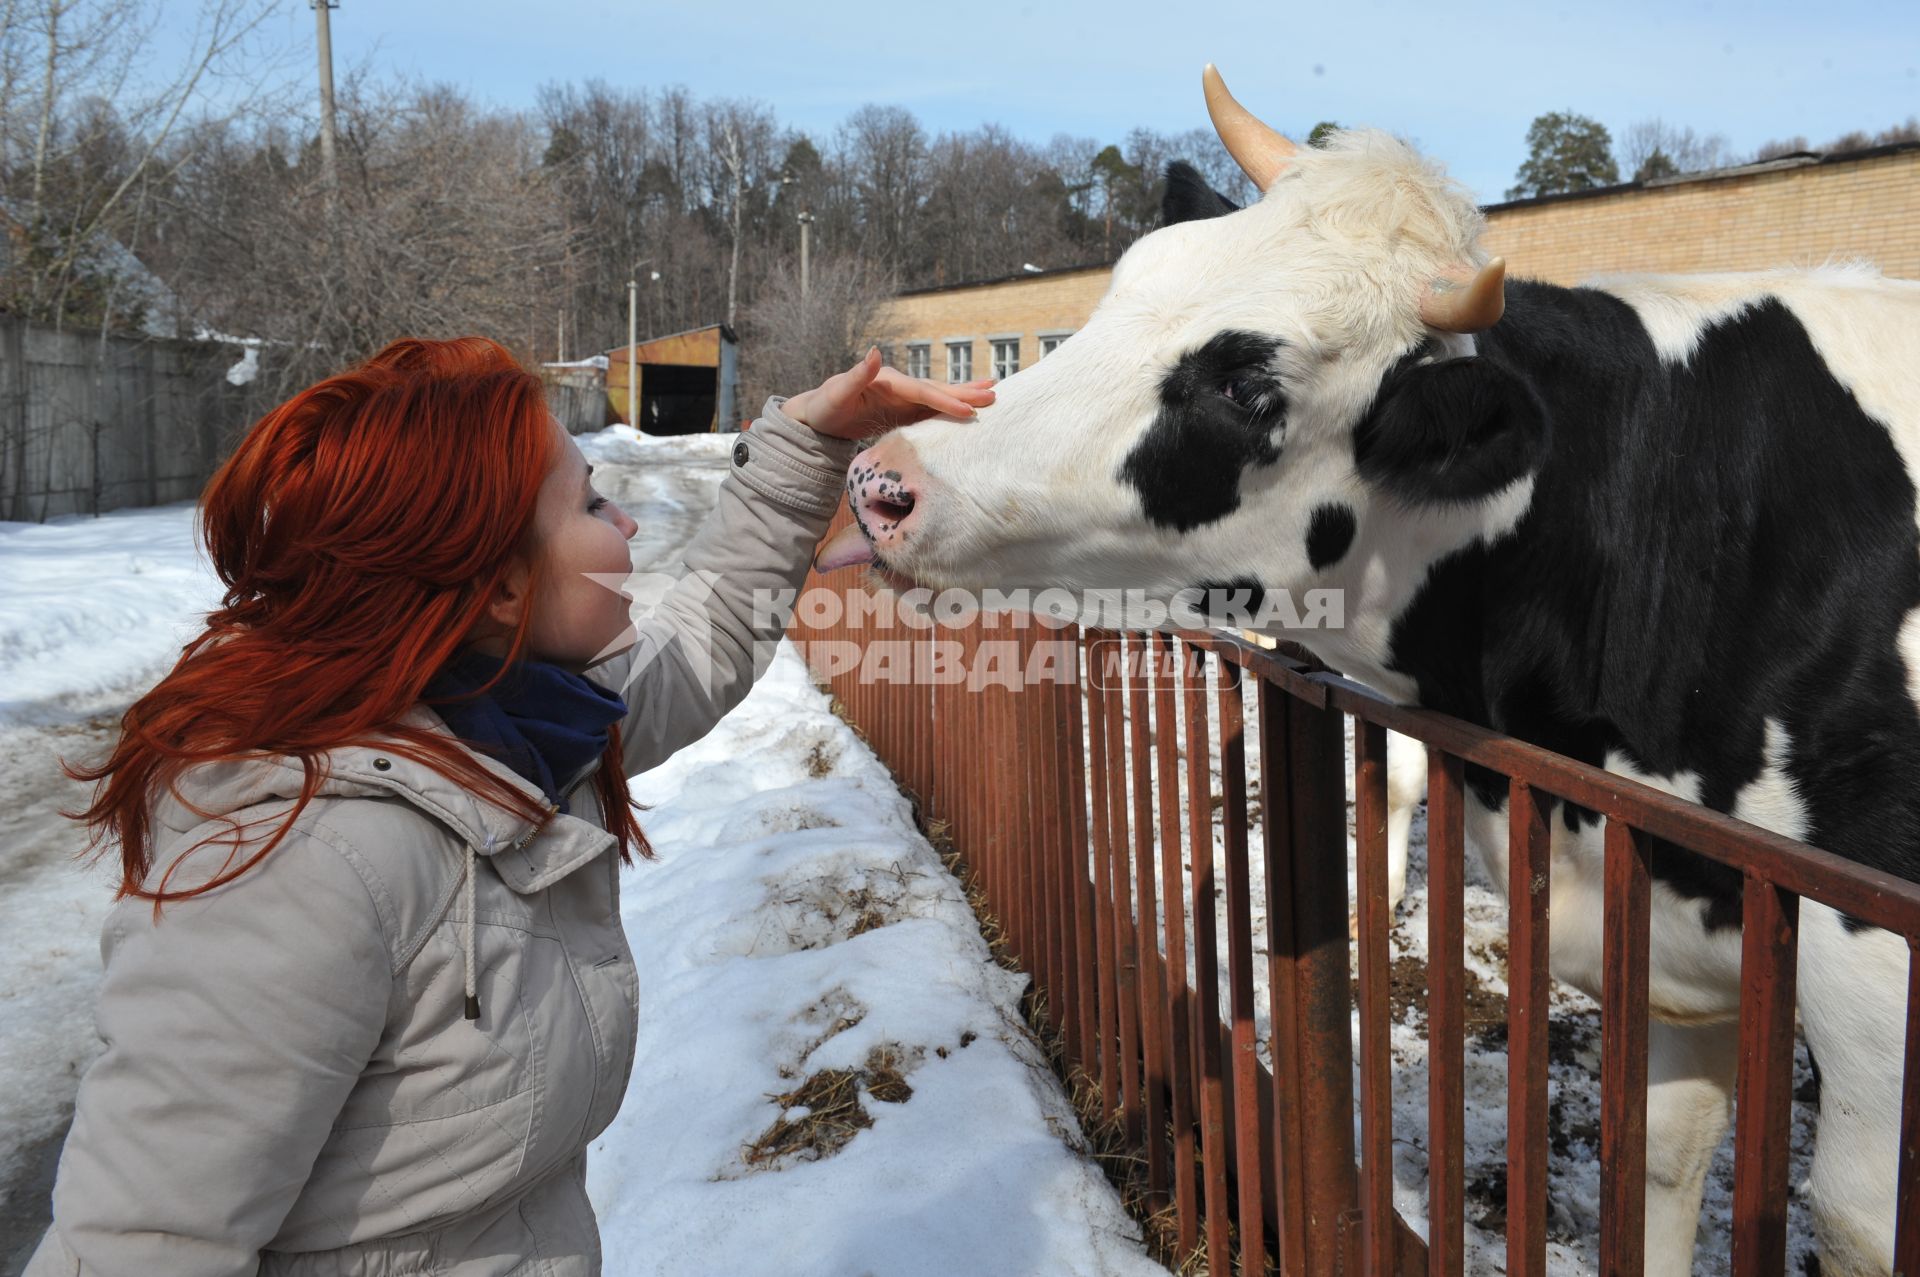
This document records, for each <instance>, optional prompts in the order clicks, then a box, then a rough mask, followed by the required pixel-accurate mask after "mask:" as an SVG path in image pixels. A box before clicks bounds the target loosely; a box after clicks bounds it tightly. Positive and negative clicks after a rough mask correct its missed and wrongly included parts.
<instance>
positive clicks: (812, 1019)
mask: <svg viewBox="0 0 1920 1277" xmlns="http://www.w3.org/2000/svg"><path fill="white" fill-rule="evenodd" d="M578 442H579V444H580V446H581V449H582V451H583V452H584V453H585V454H586V455H587V457H588V459H589V460H590V461H591V462H592V463H593V464H594V466H595V467H596V471H595V482H596V483H597V484H598V485H599V487H600V490H601V491H602V492H604V493H606V494H607V495H608V496H610V497H613V498H614V499H615V500H616V501H618V502H620V503H621V504H622V505H623V506H625V507H626V508H627V509H628V510H629V512H630V513H632V514H633V516H634V518H635V519H636V520H637V521H638V522H639V524H640V532H639V534H638V535H637V536H636V537H635V538H634V541H633V558H634V562H635V564H636V566H637V567H640V568H642V569H658V568H662V567H665V566H667V565H670V564H671V563H672V562H674V561H675V560H677V559H678V557H679V556H680V554H681V552H682V550H683V549H684V547H685V545H686V542H687V541H688V540H689V539H690V537H691V536H692V535H693V532H694V530H695V529H696V528H697V527H698V525H699V522H700V520H701V518H702V517H703V516H704V514H705V513H706V511H707V510H708V509H709V508H710V507H711V505H712V503H713V496H714V492H715V490H716V488H717V487H718V485H719V483H720V481H721V479H722V478H724V477H725V474H726V470H727V456H728V453H729V451H730V450H731V448H732V445H733V443H734V442H735V441H734V440H733V439H731V438H730V437H727V436H710V435H709V436H687V437H683V438H677V439H652V438H648V437H645V436H641V435H637V434H635V433H634V432H632V431H630V430H627V429H626V428H624V427H613V428H610V429H608V430H606V431H602V432H600V433H599V434H597V435H591V436H584V437H581V438H580V439H579V440H578ZM193 518H194V509H193V507H192V506H191V505H190V504H181V505H175V506H166V507H160V508H157V509H151V510H134V511H123V512H120V513H117V514H111V515H106V516H103V517H101V518H99V519H84V518H83V519H65V520H59V521H56V522H55V523H52V524H48V525H44V526H42V525H21V524H0V963H3V964H4V966H5V969H6V970H7V971H8V972H9V975H10V978H9V979H8V980H7V981H6V982H4V983H0V1273H10V1272H13V1271H16V1270H17V1268H18V1266H19V1265H21V1264H23V1263H24V1261H25V1258H26V1255H27V1253H28V1252H30V1251H31V1249H32V1246H33V1244H34V1241H35V1239H37V1237H38V1235H39V1232H40V1230H41V1228H42V1227H43V1226H44V1224H45V1219H46V1195H47V1192H48V1190H49V1188H50V1186H51V1177H52V1172H53V1166H54V1159H55V1157H56V1155H57V1153H58V1148H59V1142H60V1140H61V1139H62V1138H64V1133H65V1128H66V1125H67V1123H68V1121H69V1120H70V1119H71V1113H72V1102H73V1094H74V1090H75V1088H76V1087H77V1085H78V1083H79V1077H80V1074H81V1072H82V1071H83V1070H84V1069H85V1067H86V1066H87V1064H88V1063H90V1062H91V1060H92V1059H93V1057H94V1055H95V1054H97V1052H98V1050H99V1044H98V1040H97V1038H96V1036H95V1033H94V1028H93V999H94V996H95V993H96V991H97V989H98V985H99V975H100V972H99V932H100V926H101V923H102V921H103V919H104V917H105V914H106V911H107V908H108V904H109V898H110V895H111V890H112V881H113V879H112V875H111V866H110V865H97V866H93V867H84V866H81V865H78V864H76V862H75V859H74V857H75V855H76V853H77V852H78V851H79V850H80V849H81V848H82V847H83V846H84V843H85V838H84V831H82V830H81V829H80V828H79V827H78V826H76V825H74V824H73V823H72V822H70V821H67V820H65V819H63V818H62V817H61V816H60V815H59V814H58V810H59V809H60V808H62V807H66V808H68V809H74V808H77V807H79V806H83V805H84V803H85V800H86V789H85V787H84V786H82V785H79V784H76V783H74V782H72V781H69V780H67V779H66V778H65V777H64V776H63V775H62V774H61V772H60V770H59V759H60V758H61V757H62V756H64V757H68V758H74V759H91V758H93V757H96V756H98V755H99V754H101V753H102V752H104V750H105V749H106V748H107V747H108V746H109V745H110V743H111V741H112V738H113V732H114V730H115V728H116V725H117V719H118V716H119V714H120V712H121V711H123V710H124V709H125V707H126V706H127V705H128V704H130V703H131V702H132V701H133V700H134V699H135V698H136V697H137V696H138V695H139V694H140V693H141V691H143V690H144V689H145V688H146V687H148V686H150V685H151V684H152V682H153V681H154V680H155V679H156V678H158V677H159V676H160V675H162V674H164V673H165V671H166V670H167V669H168V668H169V667H170V666H171V664H172V662H173V661H174V659H175V658H176V657H177V656H178V653H179V648H180V646H181V644H182V643H184V642H185V641H186V640H187V639H188V638H190V637H191V636H192V634H193V633H195V632H196V631H197V628H198V626H199V625H200V624H201V623H202V618H203V617H204V614H205V612H206V611H207V609H209V608H211V607H213V606H215V605H216V604H217V603H218V599H219V593H220V591H219V584H218V581H217V580H216V578H215V577H214V576H213V573H212V571H211V569H210V567H209V566H208V565H207V563H206V561H205V559H204V557H202V556H201V555H199V553H198V551H197V550H196V548H195V543H194V533H193V527H194V524H193ZM636 787H637V789H638V791H639V793H640V796H641V797H642V799H643V801H646V802H649V803H652V804H654V805H655V806H654V809H653V811H652V812H651V813H650V814H649V815H648V817H647V818H646V824H647V828H648V830H649V832H650V835H651V837H652V838H653V840H654V842H655V844H656V846H657V847H658V848H659V851H660V858H659V860H658V861H655V862H650V863H642V864H639V865H636V866H635V867H634V868H633V869H632V870H630V871H628V873H627V874H626V875H625V879H626V892H627V900H626V907H625V915H626V919H627V924H628V928H629V931H630V933H631V935H632V938H633V945H634V951H635V956H636V959H637V965H638V968H639V970H640V971H641V972H642V973H643V976H642V995H641V1006H642V1024H641V1037H640V1048H639V1060H638V1063H637V1064H636V1066H635V1070H634V1075H633V1082H632V1085H631V1087H630V1090H629V1094H628V1097H627V1105H626V1108H625V1110H624V1111H623V1112H622V1114H621V1116H620V1118H619V1119H618V1120H617V1121H616V1123H615V1125H614V1126H613V1127H611V1128H610V1129H609V1130H608V1131H607V1132H606V1133H605V1134H604V1135H603V1136H602V1138H601V1139H600V1140H599V1141H598V1143H597V1145H596V1148H595V1150H594V1155H593V1158H592V1159H591V1162H592V1172H591V1184H590V1187H591V1189H592V1192H593V1195H594V1199H595V1202H596V1204H597V1205H598V1207H599V1210H600V1214H601V1218H602V1222H603V1227H604V1231H605V1237H606V1251H607V1257H608V1263H607V1271H608V1272H609V1274H622V1273H651V1272H669V1273H682V1272H686V1271H688V1264H689V1262H690V1261H689V1256H699V1257H700V1259H699V1261H698V1267H699V1269H700V1270H702V1271H730V1272H739V1273H752V1272H776V1271H777V1272H781V1273H789V1272H806V1271H819V1272H823V1273H847V1272H872V1273H875V1274H882V1273H921V1272H982V1271H992V1272H1009V1273H1015V1272H1035V1273H1040V1272H1045V1273H1075V1272H1084V1273H1089V1274H1092V1273H1119V1274H1127V1273H1153V1272H1162V1271H1164V1270H1163V1269H1160V1268H1158V1267H1157V1266H1156V1265H1154V1264H1152V1263H1151V1262H1150V1261H1148V1260H1146V1259H1145V1258H1144V1256H1143V1254H1142V1252H1141V1248H1140V1246H1139V1243H1138V1242H1137V1241H1136V1240H1133V1239H1134V1238H1135V1237H1137V1231H1138V1230H1137V1229H1136V1228H1135V1227H1134V1226H1133V1225H1132V1223H1131V1221H1129V1220H1128V1219H1127V1217H1126V1216H1125V1214H1124V1213H1123V1212H1122V1211H1121V1209H1120V1206H1119V1204H1118V1200H1117V1198H1116V1196H1115V1195H1114V1194H1113V1192H1112V1190H1111V1188H1110V1187H1109V1186H1108V1185H1107V1183H1106V1181H1105V1180H1104V1179H1103V1178H1101V1176H1100V1175H1099V1174H1098V1173H1097V1172H1096V1171H1095V1170H1093V1169H1092V1167H1091V1164H1090V1163H1088V1162H1087V1161H1086V1160H1084V1159H1082V1158H1080V1157H1078V1156H1076V1155H1074V1154H1073V1153H1072V1152H1071V1151H1070V1150H1069V1147H1068V1141H1070V1140H1072V1139H1073V1138H1075V1135H1076V1132H1077V1127H1076V1125H1075V1122H1074V1119H1073V1116H1072V1113H1071V1110H1070V1108H1069V1107H1068V1105H1067V1103H1066V1101H1065V1099H1064V1097H1063V1096H1062V1094H1061V1092H1060V1089H1059V1087H1058V1085H1057V1083H1056V1082H1054V1080H1053V1078H1052V1075H1051V1074H1050V1073H1047V1072H1046V1070H1045V1066H1044V1064H1042V1063H1041V1062H1040V1061H1039V1059H1038V1056H1037V1053H1036V1052H1035V1050H1034V1048H1033V1046H1032V1044H1031V1043H1030V1041H1029V1040H1028V1039H1027V1037H1026V1035H1025V1032H1024V1029H1022V1028H1021V1026H1020V1023H1019V1017H1018V1014H1017V998H1018V996H1019V991H1020V989H1021V988H1022V987H1023V980H1024V977H1019V976H1015V975H1012V974H1010V973H1008V972H1005V971H1003V970H1001V969H1000V968H999V967H997V966H995V965H993V964H992V962H991V961H990V959H989V958H988V955H987V950H986V946H985V944H984V943H983V942H982V941H981V939H980V937H979V933H978V929H977V927H976V926H975V924H974V922H973V920H972V916H971V914H970V913H969V911H968V910H967V908H966V905H965V902H964V899H963V897H962V895H961V893H960V889H959V887H958V885H957V884H956V883H955V882H954V881H953V880H952V879H951V877H949V876H948V875H947V874H946V872H945V870H944V868H943V867H942V866H941V864H940V862H939V860H938V859H937V857H935V856H934V855H933V853H932V851H931V850H930V849H929V848H928V847H927V845H926V843H925V841H924V840H923V839H921V838H920V837H919V835H918V834H917V833H915V832H914V831H913V828H912V825H911V822H910V820H909V819H908V816H907V813H906V808H905V804H904V802H903V801H902V799H901V798H900V796H899V794H898V792H897V791H896V790H894V789H893V787H892V785H891V782H890V781H889V780H888V778H887V776H886V773H885V771H884V770H883V769H882V768H881V767H880V766H879V764H878V763H877V762H875V761H874V760H873V758H872V756H871V754H870V753H868V751H867V750H866V747H865V746H864V745H862V744H861V743H860V742H859V741H858V740H857V739H856V738H855V737H854V736H853V734H852V733H851V732H850V731H848V730H847V729H846V727H845V726H844V725H843V724H841V723H840V722H839V720H838V719H835V718H834V717H833V716H832V715H831V714H830V713H828V711H827V707H826V701H825V700H824V698H823V697H821V696H820V694H819V693H817V692H815V691H814V690H813V689H812V688H811V686H809V685H808V683H807V682H806V678H805V674H804V671H803V669H802V667H801V666H800V664H799V661H798V659H797V657H796V656H794V655H793V654H792V653H791V652H790V651H787V652H783V653H782V655H781V657H780V659H779V661H778V662H776V664H775V666H774V668H773V670H772V672H770V673H769V674H768V676H767V678H766V679H765V680H764V681H763V683H762V685H761V687H760V688H759V689H757V690H756V691H755V692H754V693H753V695H752V696H751V697H750V698H749V699H748V701H747V702H746V704H745V705H743V706H742V707H741V708H740V710H738V711H737V712H736V714H735V715H734V716H733V717H731V718H729V719H728V720H727V721H726V722H724V723H723V724H721V726H720V727H719V728H717V729H716V730H715V731H714V733H713V734H711V735H710V736H709V737H708V738H707V739H706V740H705V741H703V742H702V743H700V744H699V745H697V746H695V747H693V748H692V749H689V750H687V751H684V752H683V753H682V754H681V755H680V756H679V757H677V758H675V759H674V760H673V761H672V762H670V763H669V764H667V765H666V766H665V767H663V768H660V769H658V770H656V771H655V772H652V773H649V774H647V775H646V776H644V777H642V778H640V780H639V781H638V782H637V783H636ZM862 893H864V894H862ZM856 900H857V901H859V902H861V903H860V908H859V909H858V910H850V909H849V902H851V901H856ZM856 929H857V930H859V931H860V932H861V934H858V935H853V934H851V933H852V932H853V931H854V930H856ZM850 1021H857V1023H849V1022H850ZM842 1026H844V1027H842ZM963 1042H964V1045H963ZM882 1045H884V1046H886V1047H887V1048H889V1050H890V1052H891V1054H888V1055H885V1056H884V1059H885V1060H886V1061H887V1063H888V1064H889V1065H890V1067H891V1068H893V1069H895V1070H897V1071H898V1072H899V1073H901V1074H902V1075H903V1080H904V1084H905V1087H907V1088H910V1089H911V1094H910V1095H905V1096H902V1094H901V1091H900V1088H898V1087H895V1086H892V1085H883V1086H882V1089H883V1090H884V1091H885V1092H886V1093H887V1094H888V1095H889V1096H890V1097H894V1098H892V1099H890V1100H885V1101H883V1100H876V1099H874V1098H872V1097H871V1095H870V1094H863V1095H862V1096H861V1098H860V1101H859V1102H860V1104H861V1106H862V1108H863V1109H864V1110H865V1111H866V1112H868V1113H869V1114H870V1115H871V1121H872V1126H871V1127H869V1128H866V1129H862V1130H860V1131H858V1133H857V1134H856V1135H855V1136H854V1138H853V1139H852V1140H851V1141H849V1142H848V1143H847V1144H846V1145H845V1146H844V1147H842V1148H841V1149H840V1150H839V1151H838V1152H837V1153H835V1154H834V1155H832V1156H830V1157H826V1158H823V1159H822V1160H819V1161H816V1162H802V1161H800V1160H798V1159H797V1158H796V1157H795V1156H793V1155H788V1156H786V1157H779V1158H773V1159H771V1160H770V1162H769V1164H767V1165H765V1166H763V1167H759V1168H756V1169H749V1168H748V1166H747V1165H746V1163H745V1162H744V1160H743V1148H742V1146H743V1145H745V1144H747V1143H750V1142H752V1141H753V1140H755V1139H756V1138H758V1137H759V1136H761V1135H762V1134H763V1133H765V1132H766V1130H767V1128H768V1127H770V1126H771V1125H772V1124H773V1123H774V1121H775V1120H776V1119H777V1118H779V1117H781V1116H782V1114H781V1111H780V1110H779V1109H778V1108H776V1107H775V1106H774V1104H773V1102H772V1101H771V1100H770V1099H769V1098H768V1097H769V1095H772V1094H778V1093H782V1092H788V1091H791V1090H793V1089H795V1088H796V1087H797V1086H799V1085H801V1084H802V1083H803V1082H804V1081H805V1078H806V1075H808V1074H811V1073H817V1072H818V1071H820V1070H825V1069H832V1068H836V1067H841V1066H864V1065H865V1063H866V1062H867V1059H868V1054H869V1052H871V1051H872V1050H873V1049H874V1048H875V1047H876V1046H882ZM942 1052H945V1054H944V1055H942ZM782 1070H791V1071H793V1072H794V1076H792V1077H784V1076H782ZM785 1116H786V1117H787V1118H788V1119H790V1120H792V1119H796V1118H798V1117H799V1116H800V1114H799V1113H798V1112H797V1111H791V1110H790V1111H788V1112H787V1113H786V1115H785ZM720 1255H725V1256H727V1259H726V1260H725V1261H722V1262H710V1261H709V1259H708V1256H714V1257H718V1256H720ZM796 1255H801V1256H813V1257H814V1258H813V1259H812V1260H811V1261H810V1262H813V1263H815V1264H817V1267H816V1268H813V1269H808V1268H806V1267H804V1266H801V1267H796V1266H795V1264H796V1262H797V1261H796V1260H795V1258H794V1256H796Z"/></svg>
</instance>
